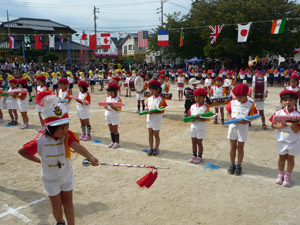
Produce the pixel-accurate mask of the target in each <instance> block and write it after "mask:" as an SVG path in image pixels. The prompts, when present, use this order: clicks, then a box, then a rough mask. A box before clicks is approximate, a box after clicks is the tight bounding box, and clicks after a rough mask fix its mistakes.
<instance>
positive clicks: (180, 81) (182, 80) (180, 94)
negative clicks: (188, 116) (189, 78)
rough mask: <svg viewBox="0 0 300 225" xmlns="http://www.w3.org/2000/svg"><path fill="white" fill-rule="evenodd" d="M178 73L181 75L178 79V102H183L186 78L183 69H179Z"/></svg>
mask: <svg viewBox="0 0 300 225" xmlns="http://www.w3.org/2000/svg"><path fill="white" fill-rule="evenodd" d="M177 72H178V74H179V76H178V77H177V79H176V81H177V91H178V101H182V98H183V91H184V83H185V77H184V76H183V71H182V70H181V69H179V70H178V71H177Z"/></svg>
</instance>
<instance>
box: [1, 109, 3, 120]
mask: <svg viewBox="0 0 300 225" xmlns="http://www.w3.org/2000/svg"><path fill="white" fill-rule="evenodd" d="M0 119H3V113H2V110H1V109H0Z"/></svg>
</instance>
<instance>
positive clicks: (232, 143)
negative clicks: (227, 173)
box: [230, 140, 237, 164]
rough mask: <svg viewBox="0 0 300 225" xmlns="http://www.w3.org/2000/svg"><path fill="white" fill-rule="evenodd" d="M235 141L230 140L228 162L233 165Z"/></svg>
mask: <svg viewBox="0 0 300 225" xmlns="http://www.w3.org/2000/svg"><path fill="white" fill-rule="evenodd" d="M236 147H237V140H230V161H231V164H235V156H236Z"/></svg>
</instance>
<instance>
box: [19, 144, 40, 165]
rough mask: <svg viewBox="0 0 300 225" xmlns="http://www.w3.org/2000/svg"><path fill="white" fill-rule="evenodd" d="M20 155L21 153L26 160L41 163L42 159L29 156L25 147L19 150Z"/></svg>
mask: <svg viewBox="0 0 300 225" xmlns="http://www.w3.org/2000/svg"><path fill="white" fill-rule="evenodd" d="M18 153H19V154H20V155H21V156H23V157H24V158H25V159H28V160H30V161H33V162H36V163H41V159H40V158H38V157H36V156H34V155H30V154H28V153H27V152H26V151H25V149H24V147H22V148H20V149H19V150H18Z"/></svg>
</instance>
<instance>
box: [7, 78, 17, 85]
mask: <svg viewBox="0 0 300 225" xmlns="http://www.w3.org/2000/svg"><path fill="white" fill-rule="evenodd" d="M8 82H9V83H15V84H17V83H18V81H17V80H16V79H14V78H13V79H10V80H9V81H8Z"/></svg>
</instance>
